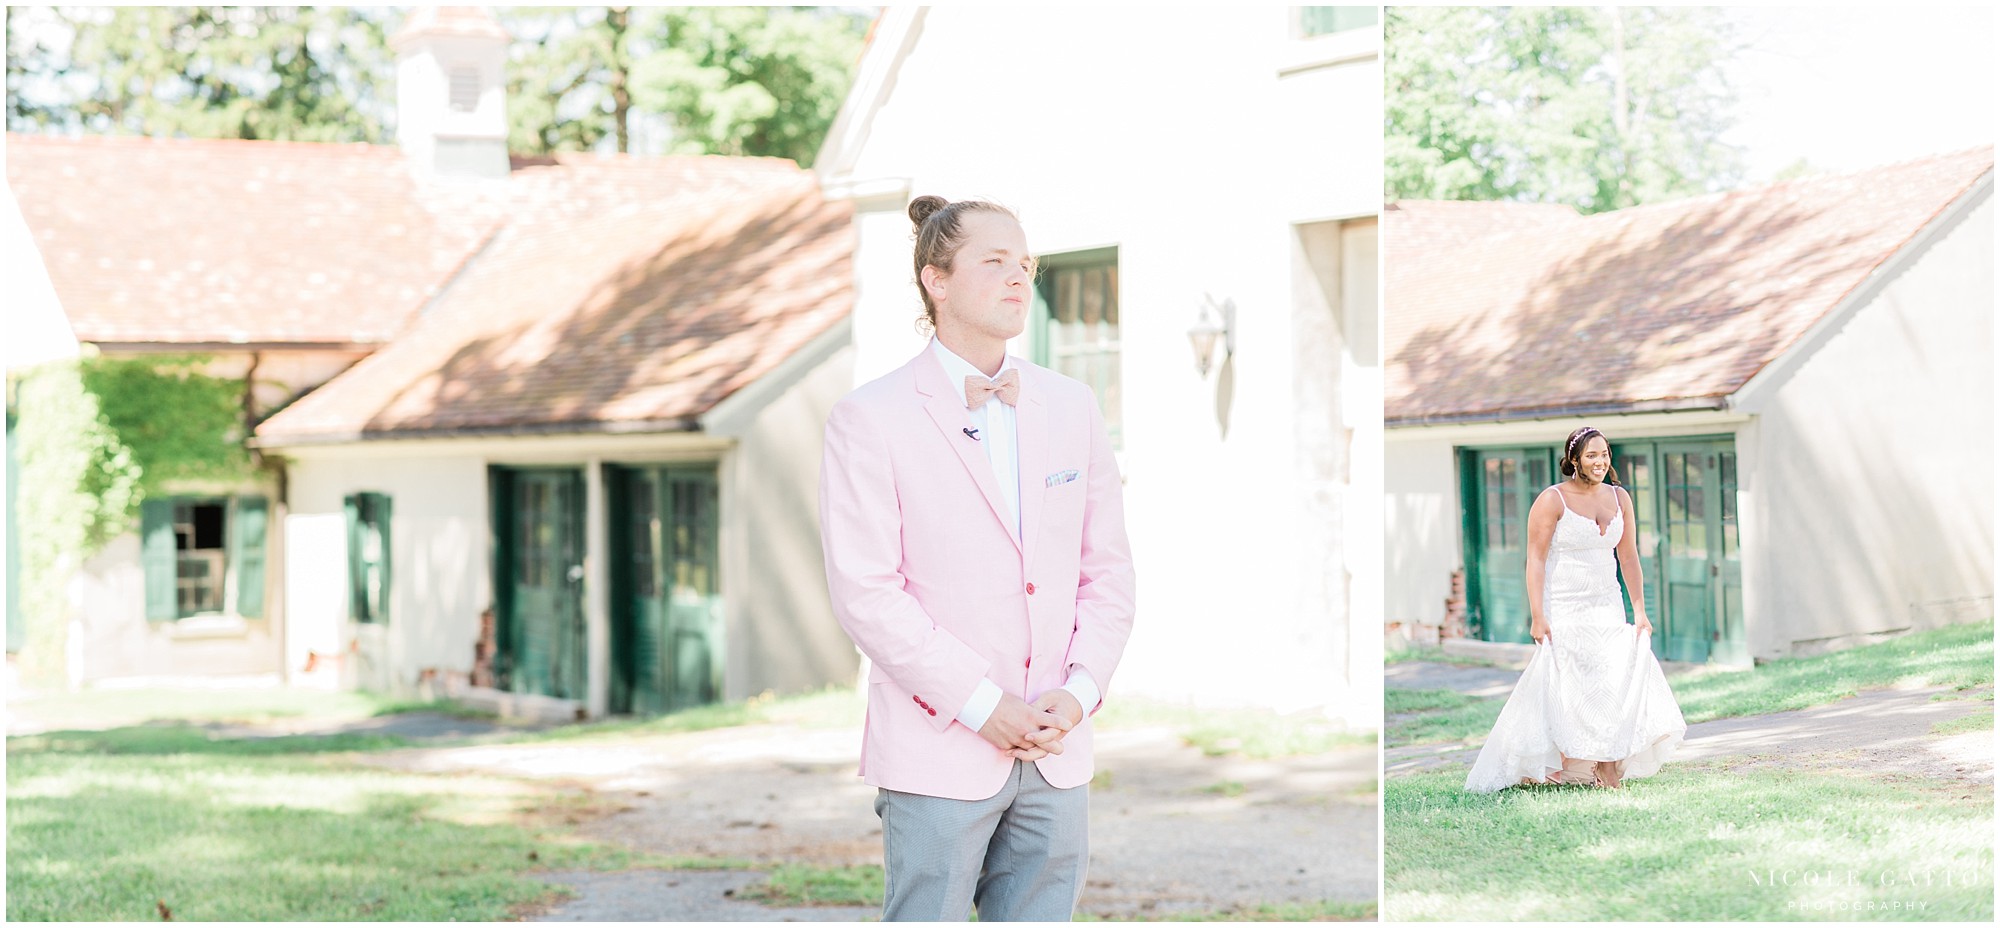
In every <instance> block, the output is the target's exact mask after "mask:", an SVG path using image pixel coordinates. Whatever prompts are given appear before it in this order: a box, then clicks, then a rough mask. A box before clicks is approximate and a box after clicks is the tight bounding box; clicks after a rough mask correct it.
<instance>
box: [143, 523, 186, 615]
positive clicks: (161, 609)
mask: <svg viewBox="0 0 2000 928" xmlns="http://www.w3.org/2000/svg"><path fill="white" fill-rule="evenodd" d="M179 560H180V559H179V557H177V556H176V555H175V552H174V501H173V500H171V499H149V500H146V501H145V502H143V503H140V504H139V563H140V564H141V566H143V567H144V568H145V573H146V618H147V619H148V620H151V621H169V622H171V621H173V620H174V619H177V618H180V603H179V602H178V600H177V597H176V596H175V584H176V580H177V579H178V577H177V574H178V572H179V570H180V564H179Z"/></svg>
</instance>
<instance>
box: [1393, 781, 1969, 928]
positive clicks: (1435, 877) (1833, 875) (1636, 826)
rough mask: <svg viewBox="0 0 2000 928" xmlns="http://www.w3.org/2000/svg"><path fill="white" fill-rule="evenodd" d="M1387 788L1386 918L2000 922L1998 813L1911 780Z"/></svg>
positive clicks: (1957, 791)
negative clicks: (1996, 905) (1998, 913)
mask: <svg viewBox="0 0 2000 928" xmlns="http://www.w3.org/2000/svg"><path fill="white" fill-rule="evenodd" d="M1464 779H1465V775H1464V773H1463V772H1462V771H1457V772H1446V773H1426V774H1418V775H1414V776H1407V777H1393V778H1391V779H1390V780H1389V782H1388V783H1387V784H1386V790H1385V793H1384V796H1383V804H1384V813H1385V816H1386V820H1387V840H1386V842H1385V854H1386V856H1385V858H1384V862H1385V864H1386V866H1385V883H1384V888H1383V889H1384V892H1383V904H1382V913H1383V917H1384V918H1385V919H1388V920H1394V921H1420V920H1436V919H1444V920H1456V921H1480V920H1489V919H1491V920H1500V921H1507V920H1540V919H1547V920H1562V921H1658V920H1666V921H1700V920H1731V921H1735V920H1752V921H1755V920H1765V921H1778V920H1831V921H1849V920H1857V921H1874V920H1928V921H1991V920H1992V918H1993V844H1992V835H1993V798H1992V792H1991V791H1990V790H1987V789H1978V790H1970V791H1968V790H1967V789H1966V788H1965V787H1964V786H1963V785H1962V784H1958V785H1953V784H1939V783H1935V782H1932V781H1925V780H1919V779H1915V778H1908V779H1902V780H1896V781H1887V780H1867V779H1861V778H1856V777H1848V776H1840V775H1834V774H1805V773H1796V772H1786V771H1769V770H1734V771H1731V770H1727V769H1726V767H1725V766H1723V765H1719V764H1708V765H1703V764H1683V765H1674V766H1670V767H1668V768H1667V769H1666V770H1665V771H1663V772H1662V773H1661V774H1659V775H1658V776H1655V777H1651V778H1648V779H1646V780H1643V781H1637V782H1635V783H1634V784H1633V785H1632V786H1629V787H1627V788H1626V789H1625V790H1622V791H1618V792H1612V791H1605V790H1595V789H1590V788H1588V787H1541V788H1534V789H1525V790H1524V789H1511V790H1506V791H1504V792H1500V793H1495V794H1485V795H1475V794H1471V793H1467V792H1465V791H1464V788H1463V787H1464Z"/></svg>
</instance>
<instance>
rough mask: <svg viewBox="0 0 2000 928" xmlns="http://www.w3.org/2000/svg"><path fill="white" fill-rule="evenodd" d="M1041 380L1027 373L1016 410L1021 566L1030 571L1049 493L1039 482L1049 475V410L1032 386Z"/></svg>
mask: <svg viewBox="0 0 2000 928" xmlns="http://www.w3.org/2000/svg"><path fill="white" fill-rule="evenodd" d="M1037 379H1039V378H1030V377H1028V376H1026V371H1023V375H1022V377H1021V396H1020V402H1019V403H1018V404H1016V405H1015V407H1014V427H1015V434H1014V443H1015V447H1016V449H1017V450H1018V451H1019V455H1020V459H1021V460H1020V464H1021V538H1022V540H1023V542H1022V545H1021V563H1022V564H1023V565H1025V566H1027V567H1028V568H1030V569H1032V568H1033V567H1034V563H1035V562H1034V554H1035V539H1036V537H1037V536H1038V530H1039V529H1040V528H1041V524H1042V496H1043V494H1044V493H1046V492H1047V490H1048V487H1047V485H1046V484H1045V485H1043V486H1036V485H1035V481H1037V480H1044V479H1046V475H1047V474H1048V472H1049V468H1048V463H1049V410H1048V407H1047V406H1044V405H1042V391H1041V390H1040V389H1032V388H1031V384H1032V386H1033V387H1035V388H1039V387H1040V386H1041V385H1040V384H1039V383H1033V381H1034V380H1037Z"/></svg>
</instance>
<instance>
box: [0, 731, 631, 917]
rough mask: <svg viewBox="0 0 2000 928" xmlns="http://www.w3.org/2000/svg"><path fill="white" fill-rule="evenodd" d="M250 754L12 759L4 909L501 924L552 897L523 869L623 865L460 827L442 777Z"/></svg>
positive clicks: (552, 844) (573, 848) (513, 834)
mask: <svg viewBox="0 0 2000 928" xmlns="http://www.w3.org/2000/svg"><path fill="white" fill-rule="evenodd" d="M23 761H32V762H30V763H23ZM247 763H249V764H250V766H249V767H245V766H244V765H245V764H246V760H245V759H242V758H213V757H194V756H189V757H182V758H176V759H175V760H174V761H172V762H167V763H162V762H161V761H159V760H156V759H152V758H124V757H116V758H103V757H100V758H76V757H69V756H62V755H51V754H42V755H35V756H33V757H32V758H16V759H10V763H9V768H10V769H9V770H8V798H7V918H8V919H9V920H52V919H61V920H83V921H95V920H104V921H125V920H134V919H144V920H148V921H151V920H156V919H160V918H162V917H163V916H165V915H167V914H169V913H170V914H171V916H172V918H174V919H176V920H181V921H210V920H214V921H275V920H287V921H293V920H316V921H318V920H408V921H445V920H476V921H490V920H497V919H504V918H507V917H509V916H510V915H511V914H513V910H514V908H515V907H516V906H519V905H521V904H524V903H529V902H533V901H536V900H539V899H544V898H546V897H547V896H548V895H549V892H550V891H549V889H548V887H547V886H546V885H544V884H542V883H539V882H536V881H534V880H530V879H527V878H525V877H524V876H523V874H525V873H526V872H527V871H529V870H532V869H534V868H536V867H540V866H555V867H565V866H567V867H578V868H582V867H602V866H621V865H624V864H625V863H626V860H625V857H624V855H623V854H622V852H617V851H613V850H608V849H604V848H599V847H595V846H590V845H577V844H567V843H562V842H560V841H557V840H555V839H553V838H550V837H548V836H546V835H542V834H538V833H536V832H534V831H530V830H527V829H523V828H520V827H518V826H516V825H514V824H511V823H508V822H506V821H494V822H492V823H490V824H471V823H465V822H461V821H455V820H448V818H449V817H452V816H461V815H464V814H465V813H466V811H467V810H466V809H465V808H462V806H464V804H465V803H466V802H467V800H466V798H465V797H462V796H455V795H452V794H451V793H449V792H444V791H445V790H449V789H451V787H450V786H448V785H446V784H444V783H441V782H434V781H433V782H425V783H422V784H421V785H420V787H419V788H415V789H413V788H412V787H413V786H418V784H414V783H412V781H411V780H409V779H402V780H396V779H393V778H385V777H379V776H369V775H363V774H353V773H339V772H333V771H328V770H326V769H324V768H313V767H308V766H301V765H299V764H298V763H297V762H295V761H293V762H287V761H280V760H271V759H264V760H256V761H248V762H247ZM274 764H275V765H279V766H278V767H277V768H273V767H272V766H271V765H274ZM23 768H26V769H23ZM80 783H82V784H87V785H79V784H80ZM428 789H436V790H439V792H429V791H427V790H428ZM516 801H518V800H517V799H516V798H514V797H488V799H487V801H486V804H487V805H492V804H494V803H496V802H497V803H499V804H501V805H507V804H511V803H513V802H516ZM487 811H488V812H491V811H494V810H491V809H489V810H487ZM502 817H503V818H504V816H502Z"/></svg>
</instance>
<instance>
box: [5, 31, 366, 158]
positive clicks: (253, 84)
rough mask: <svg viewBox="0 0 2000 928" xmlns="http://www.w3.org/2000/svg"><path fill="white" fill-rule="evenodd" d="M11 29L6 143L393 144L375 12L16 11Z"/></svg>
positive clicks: (8, 58) (9, 35)
mask: <svg viewBox="0 0 2000 928" xmlns="http://www.w3.org/2000/svg"><path fill="white" fill-rule="evenodd" d="M7 27H8V29H7V31H8V40H7V100H8V111H7V125H8V128H10V129H16V130H32V129H37V128H42V129H54V130H58V131H83V132H89V133H93V134H112V135H150V136H180V137H192V138H237V139H278V140H290V141H313V142H381V141H385V126H384V120H383V116H384V112H385V109H386V104H384V103H383V101H382V95H383V93H384V92H385V91H386V90H387V88H388V87H390V86H391V82H392V81H393V78H394V67H393V61H392V60H391V58H390V57H389V53H388V46H387V44H386V35H385V33H384V32H383V19H382V14H381V13H379V12H375V11H369V10H366V9H358V8H352V7H326V8H313V7H94V8H75V9H72V8H62V7H57V8H49V7H43V8H38V9H27V10H24V9H21V8H17V7H11V6H10V7H8V8H7Z"/></svg>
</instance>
